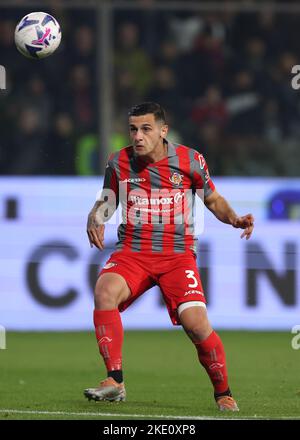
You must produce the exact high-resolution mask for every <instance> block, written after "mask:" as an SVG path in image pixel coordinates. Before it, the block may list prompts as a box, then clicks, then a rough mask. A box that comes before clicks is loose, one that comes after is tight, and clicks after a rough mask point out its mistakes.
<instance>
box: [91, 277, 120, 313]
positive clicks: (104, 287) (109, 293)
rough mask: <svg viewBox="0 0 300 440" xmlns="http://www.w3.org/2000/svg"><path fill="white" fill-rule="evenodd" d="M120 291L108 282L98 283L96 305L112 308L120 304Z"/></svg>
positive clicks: (101, 307)
mask: <svg viewBox="0 0 300 440" xmlns="http://www.w3.org/2000/svg"><path fill="white" fill-rule="evenodd" d="M117 302H118V292H117V290H116V289H114V287H113V286H111V285H109V284H108V283H97V284H96V287H95V307H96V308H97V309H99V310H101V309H102V310H111V309H114V308H116V307H117V306H118V304H117Z"/></svg>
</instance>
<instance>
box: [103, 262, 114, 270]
mask: <svg viewBox="0 0 300 440" xmlns="http://www.w3.org/2000/svg"><path fill="white" fill-rule="evenodd" d="M116 265H117V263H113V262H111V263H106V265H105V266H104V267H103V269H111V268H112V267H115V266H116Z"/></svg>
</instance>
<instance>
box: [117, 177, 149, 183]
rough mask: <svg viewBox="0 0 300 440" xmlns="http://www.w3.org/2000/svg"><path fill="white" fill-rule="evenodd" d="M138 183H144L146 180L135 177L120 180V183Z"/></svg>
mask: <svg viewBox="0 0 300 440" xmlns="http://www.w3.org/2000/svg"><path fill="white" fill-rule="evenodd" d="M139 182H146V179H144V177H136V178H131V179H124V180H121V183H139Z"/></svg>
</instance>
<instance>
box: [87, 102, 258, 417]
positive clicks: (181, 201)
mask: <svg viewBox="0 0 300 440" xmlns="http://www.w3.org/2000/svg"><path fill="white" fill-rule="evenodd" d="M129 131H130V138H131V145H129V146H127V147H125V148H123V149H121V150H120V151H118V152H117V153H113V154H112V155H111V156H110V158H109V160H108V163H107V166H106V172H105V178H104V186H103V191H102V195H101V197H100V198H99V199H98V200H97V201H96V203H95V205H94V207H93V208H92V210H91V212H90V213H89V216H88V223H87V234H88V237H89V241H90V245H91V246H93V245H95V246H96V247H97V248H98V249H100V250H102V249H103V247H104V228H105V226H104V222H105V221H107V220H108V219H109V218H110V217H111V216H112V214H113V212H114V211H115V209H116V208H117V206H118V203H119V201H120V203H121V205H122V219H123V220H122V223H121V224H120V225H119V228H118V242H117V246H116V251H115V252H113V253H112V255H111V256H110V258H109V260H108V261H107V263H106V265H105V266H104V267H103V269H102V271H101V273H100V276H99V278H98V280H97V283H96V287H95V310H94V325H95V332H96V338H97V342H98V346H99V351H100V354H101V356H102V357H103V360H104V363H105V366H106V369H107V378H106V379H104V380H103V381H102V382H101V383H100V385H99V386H98V387H96V388H88V389H86V390H85V391H84V394H85V396H86V397H87V398H88V399H89V400H90V399H93V400H96V401H98V400H109V401H120V400H125V398H126V392H125V386H124V381H123V372H122V343H123V327H122V321H121V317H120V312H122V311H123V310H125V309H126V308H127V307H128V306H130V304H131V303H132V302H133V301H134V300H135V299H136V298H138V297H139V296H140V295H141V294H143V293H144V292H145V291H146V290H148V289H149V288H151V287H152V286H154V285H158V286H159V287H160V289H161V292H162V295H163V297H164V300H165V303H166V306H167V308H168V312H169V315H170V318H171V321H172V323H173V324H174V325H181V326H182V327H183V329H184V330H185V332H186V333H187V335H188V336H189V338H190V339H191V341H192V343H193V344H194V345H195V348H196V350H197V355H198V359H199V362H200V363H201V364H202V365H203V367H204V368H205V370H206V372H207V374H208V376H209V378H210V380H211V382H212V385H213V388H214V398H215V401H216V404H217V406H218V408H219V409H220V410H221V411H224V410H228V411H238V410H239V409H238V406H237V403H236V402H235V400H234V399H233V397H232V395H231V391H230V388H229V384H228V377H227V368H226V359H225V352H224V347H223V344H222V341H221V339H220V337H219V336H218V334H217V333H216V332H215V331H214V330H213V329H212V327H211V325H210V322H209V320H208V317H207V310H206V305H205V296H204V292H203V288H202V285H201V280H200V276H199V273H198V268H197V264H196V243H197V240H196V238H195V237H194V232H193V215H192V212H193V209H192V208H193V202H194V196H195V193H197V194H198V195H199V196H201V194H203V200H204V204H205V206H206V207H207V208H208V209H209V210H210V211H211V212H213V214H214V215H215V216H216V217H217V218H218V219H219V220H220V221H222V222H224V223H227V224H229V225H232V226H233V227H235V228H241V229H243V230H244V231H243V233H242V235H241V238H243V237H246V239H249V238H250V236H251V234H252V231H253V228H254V218H253V216H252V215H251V214H247V215H245V216H242V217H240V216H238V215H237V214H236V213H235V212H234V211H233V209H232V208H231V207H230V206H229V204H228V202H227V201H226V200H225V199H224V198H223V197H222V196H221V195H220V194H219V193H218V192H217V191H216V189H215V186H214V184H213V182H212V180H211V178H210V176H209V172H208V168H207V165H206V162H205V159H204V158H203V156H202V155H201V154H200V153H199V152H197V151H195V150H193V149H191V148H188V147H186V146H183V145H174V144H172V143H171V142H169V141H168V140H167V133H168V126H167V124H166V118H165V113H164V110H163V109H162V107H161V106H160V105H159V104H156V103H153V102H145V103H142V104H139V105H136V106H134V107H133V108H132V109H131V110H130V111H129Z"/></svg>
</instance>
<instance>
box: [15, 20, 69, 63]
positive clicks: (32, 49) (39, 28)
mask: <svg viewBox="0 0 300 440" xmlns="http://www.w3.org/2000/svg"><path fill="white" fill-rule="evenodd" d="M60 41H61V30H60V25H59V23H58V21H57V20H56V19H55V18H54V17H52V15H50V14H47V13H46V12H32V13H31V14H27V15H25V17H23V18H22V19H21V20H20V21H19V23H18V24H17V26H16V30H15V43H16V46H17V49H18V50H19V52H21V54H22V55H24V56H25V57H27V58H33V59H38V58H46V57H48V56H49V55H51V54H53V52H54V51H55V50H56V49H57V48H58V46H59V45H60Z"/></svg>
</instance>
